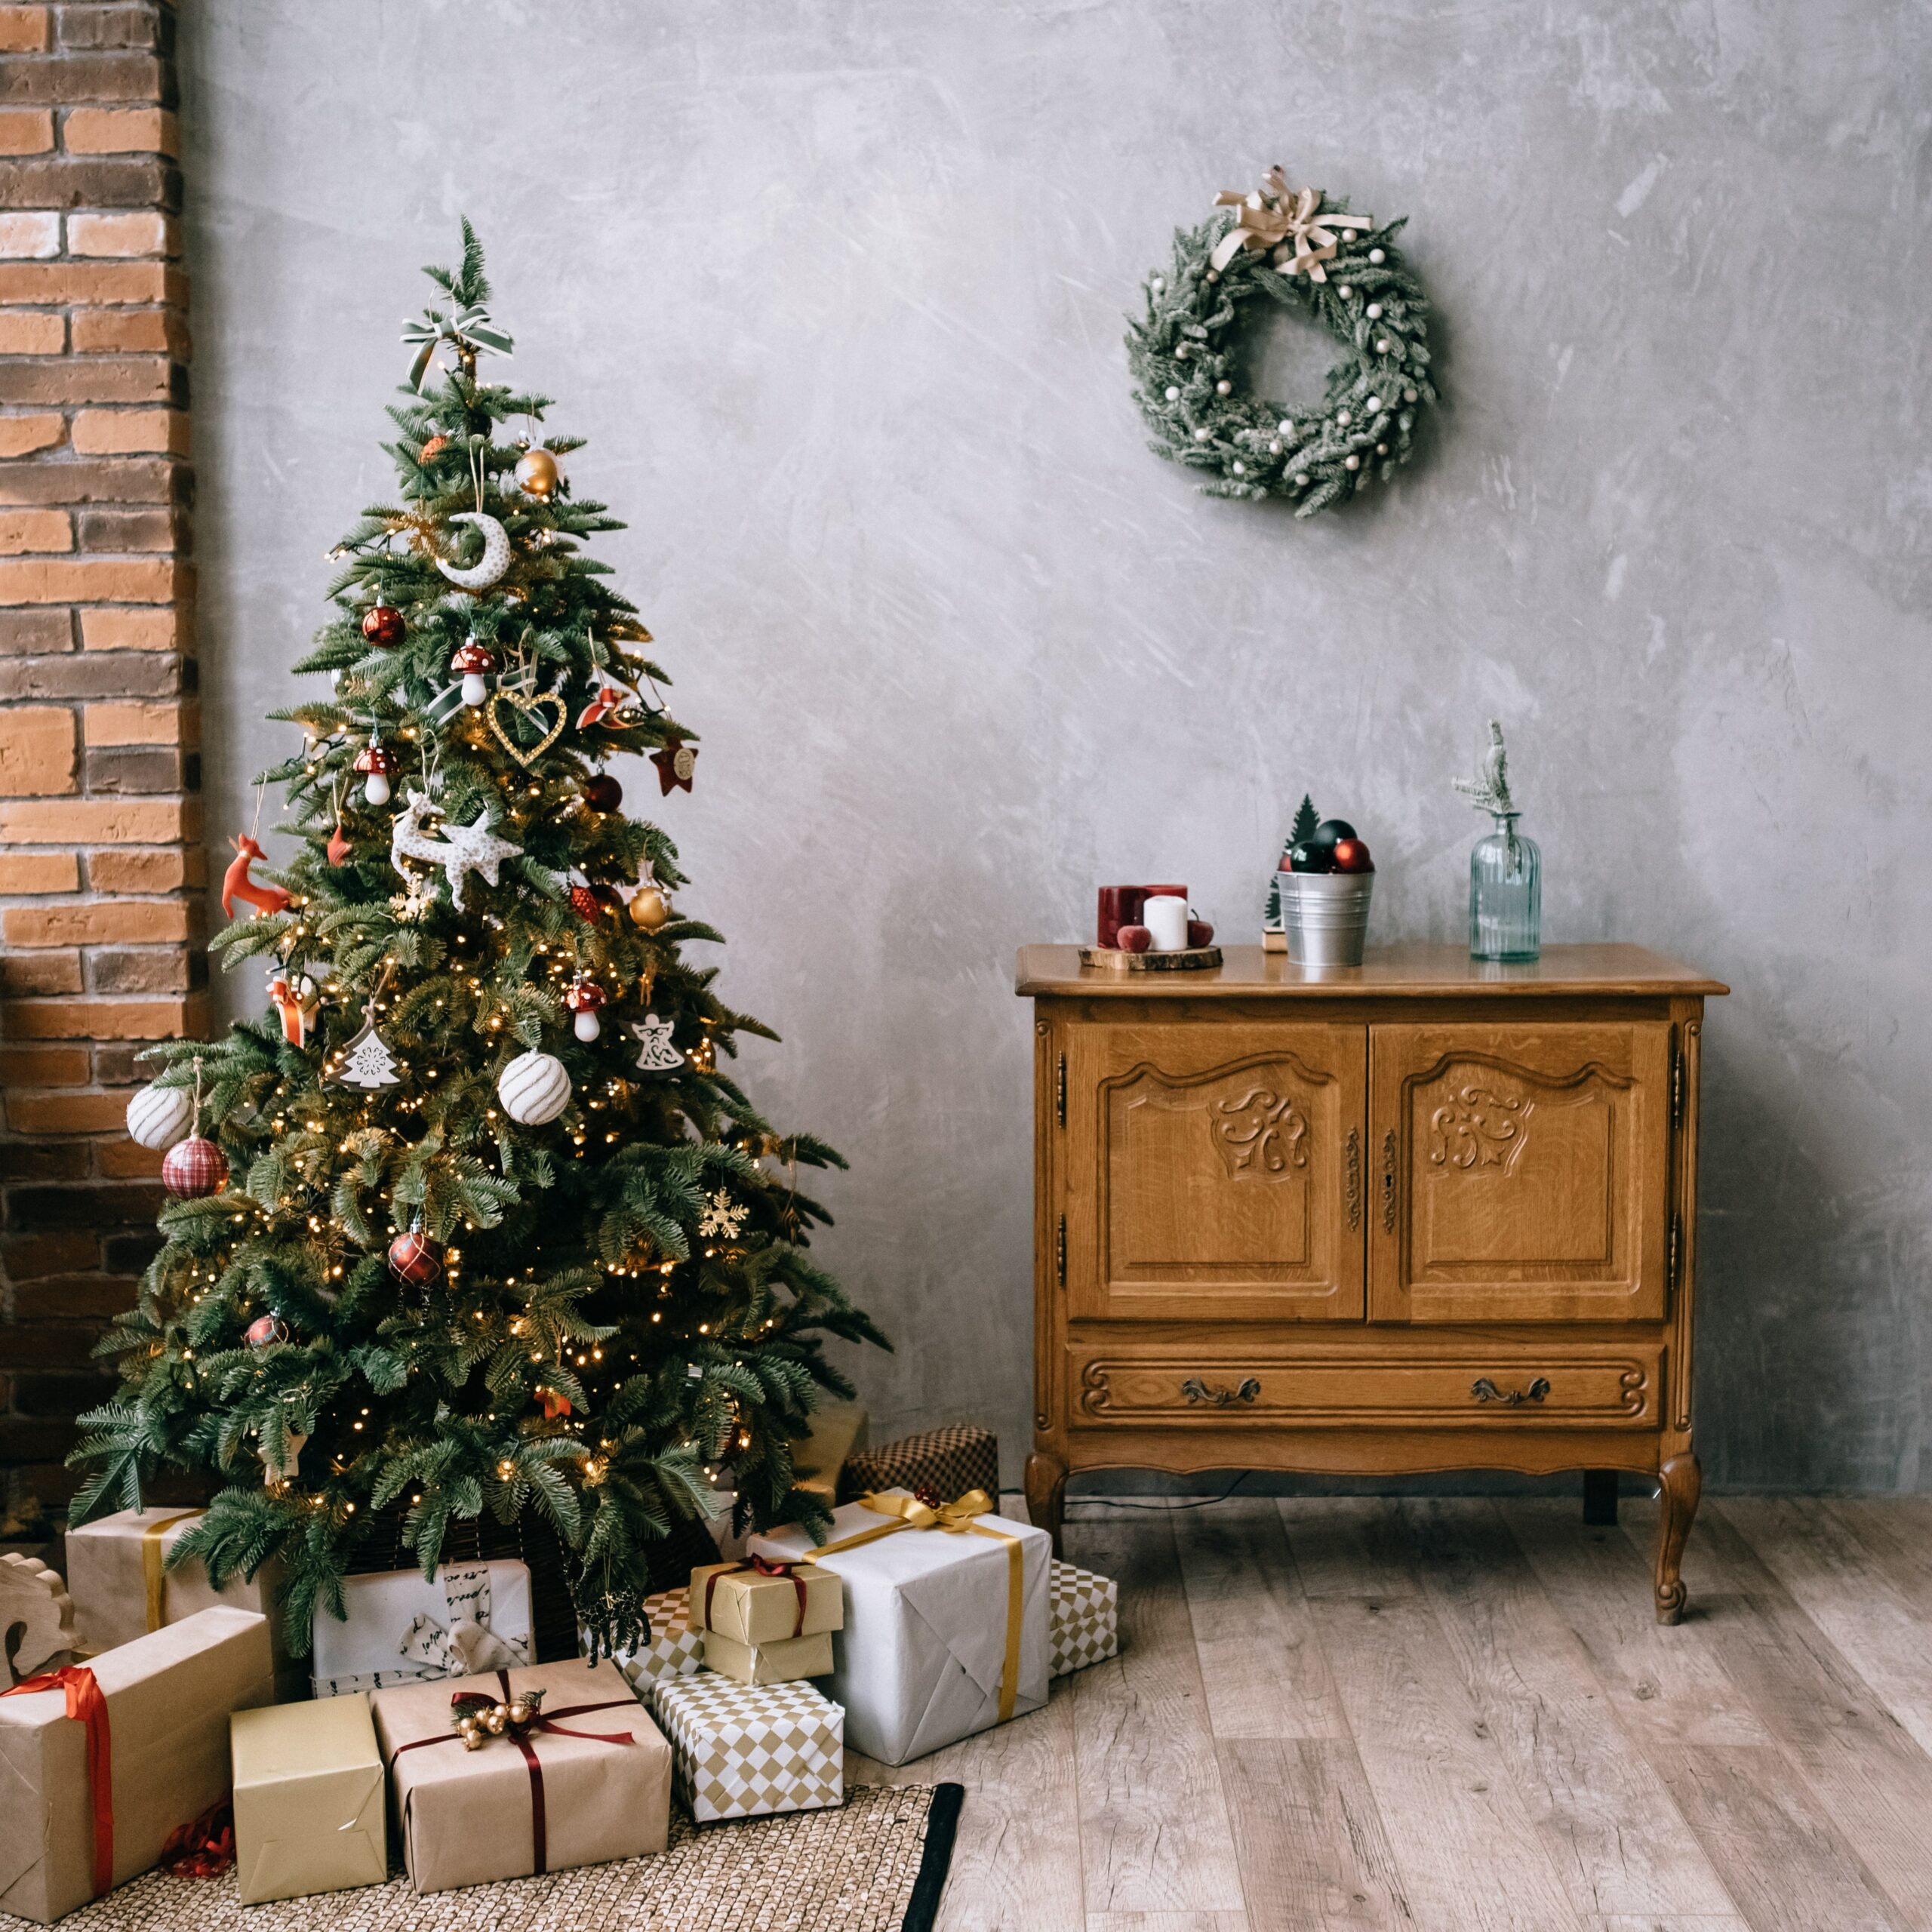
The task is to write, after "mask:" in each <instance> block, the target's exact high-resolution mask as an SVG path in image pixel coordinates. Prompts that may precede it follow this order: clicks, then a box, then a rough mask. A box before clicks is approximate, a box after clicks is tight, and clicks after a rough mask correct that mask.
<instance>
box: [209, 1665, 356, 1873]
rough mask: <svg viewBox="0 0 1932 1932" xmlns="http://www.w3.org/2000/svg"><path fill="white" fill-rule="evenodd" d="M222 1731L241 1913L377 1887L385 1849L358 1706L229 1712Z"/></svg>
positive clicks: (331, 1701)
mask: <svg viewBox="0 0 1932 1932" xmlns="http://www.w3.org/2000/svg"><path fill="white" fill-rule="evenodd" d="M228 1723H229V1732H228V1737H229V1752H230V1755H231V1758H232V1762H233V1765H234V1771H235V1877H236V1881H237V1882H238V1884H239V1886H240V1887H241V1892H242V1903H243V1904H244V1905H260V1904H262V1903H263V1902H264V1901H266V1900H269V1899H299V1898H306V1897H308V1896H309V1894H312V1893H315V1892H340V1891H346V1890H349V1887H352V1886H355V1885H380V1884H381V1883H382V1882H383V1880H384V1879H386V1878H387V1877H388V1876H389V1839H388V1829H387V1826H386V1821H385V1820H384V1817H383V1789H384V1787H383V1757H382V1753H381V1752H380V1751H379V1750H378V1749H377V1748H376V1727H375V1725H374V1722H373V1721H371V1718H370V1715H369V1700H368V1697H366V1696H364V1695H361V1694H358V1695H355V1696H352V1697H325V1698H322V1699H321V1700H319V1701H318V1702H316V1703H302V1704H278V1705H275V1706H272V1708H271V1709H267V1710H257V1711H237V1712H235V1715H233V1716H232V1718H229V1721H228Z"/></svg>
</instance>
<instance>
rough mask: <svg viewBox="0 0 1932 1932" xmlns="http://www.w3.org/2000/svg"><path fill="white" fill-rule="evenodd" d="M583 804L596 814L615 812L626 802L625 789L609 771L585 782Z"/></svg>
mask: <svg viewBox="0 0 1932 1932" xmlns="http://www.w3.org/2000/svg"><path fill="white" fill-rule="evenodd" d="M583 802H584V803H585V804H586V805H588V806H589V808H590V809H591V810H592V811H594V812H614V811H616V810H617V808H618V807H619V806H620V805H621V804H623V802H624V788H623V786H621V785H620V784H619V783H617V780H615V779H614V778H613V777H611V774H609V773H608V771H600V772H599V773H598V774H597V776H596V777H595V778H586V780H584V782H583Z"/></svg>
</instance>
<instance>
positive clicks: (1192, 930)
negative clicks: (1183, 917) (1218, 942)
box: [1187, 919, 1214, 946]
mask: <svg viewBox="0 0 1932 1932" xmlns="http://www.w3.org/2000/svg"><path fill="white" fill-rule="evenodd" d="M1187 943H1188V944H1189V946H1212V945H1213V944H1214V928H1213V927H1212V926H1211V925H1210V924H1208V923H1207V921H1206V920H1205V919H1190V920H1189V921H1188V922H1187Z"/></svg>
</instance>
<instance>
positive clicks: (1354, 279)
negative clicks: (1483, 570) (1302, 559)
mask: <svg viewBox="0 0 1932 1932" xmlns="http://www.w3.org/2000/svg"><path fill="white" fill-rule="evenodd" d="M1215 205H1216V208H1217V210H1220V211H1226V210H1229V209H1232V211H1233V212H1232V214H1229V213H1227V212H1217V213H1216V214H1214V215H1211V216H1210V217H1209V218H1208V219H1207V220H1206V221H1204V222H1203V223H1201V226H1199V227H1198V228H1195V229H1177V230H1176V231H1175V233H1174V267H1173V269H1172V270H1171V272H1169V273H1168V274H1167V275H1149V277H1148V278H1147V313H1146V318H1145V319H1144V320H1143V321H1135V322H1133V323H1131V324H1130V325H1129V328H1128V337H1127V358H1128V366H1129V367H1130V368H1131V369H1132V370H1133V371H1134V379H1135V380H1136V381H1137V383H1139V385H1140V386H1139V387H1138V388H1137V389H1136V390H1135V391H1134V400H1135V401H1136V402H1137V403H1138V404H1139V405H1140V413H1141V414H1142V415H1143V416H1144V417H1146V419H1147V423H1148V425H1149V427H1150V428H1151V429H1152V430H1153V431H1154V432H1155V435H1156V437H1157V438H1158V441H1155V442H1153V443H1152V444H1150V445H1149V448H1151V449H1152V450H1153V451H1154V453H1155V454H1156V455H1157V456H1164V457H1167V458H1168V460H1169V461H1171V462H1174V463H1186V465H1187V466H1189V468H1190V469H1201V470H1207V471H1211V472H1213V478H1212V480H1211V481H1207V482H1205V483H1203V484H1202V485H1201V490H1202V491H1203V493H1204V494H1206V495H1207V496H1211V497H1248V498H1251V499H1253V500H1255V501H1257V502H1259V501H1260V500H1261V499H1262V498H1263V497H1287V499H1288V500H1290V501H1291V502H1292V503H1294V506H1295V515H1297V516H1298V517H1303V516H1312V515H1315V512H1316V511H1318V510H1325V509H1327V508H1328V506H1330V505H1331V503H1340V502H1342V501H1343V500H1345V499H1346V498H1347V497H1351V496H1352V495H1353V494H1355V492H1356V491H1358V490H1359V489H1361V488H1362V486H1363V485H1364V484H1366V483H1367V482H1368V481H1371V479H1372V478H1375V477H1377V476H1381V477H1386V476H1388V475H1390V474H1392V472H1393V471H1394V469H1395V465H1396V464H1397V463H1406V462H1407V461H1408V460H1409V453H1410V448H1411V439H1412V438H1413V435H1414V429H1415V422H1416V416H1417V411H1419V410H1420V408H1421V407H1422V405H1423V404H1425V403H1428V402H1433V401H1435V388H1434V386H1433V385H1432V383H1431V382H1430V380H1429V328H1428V318H1429V300H1428V297H1426V296H1425V295H1424V294H1423V288H1422V284H1421V283H1420V281H1417V278H1416V276H1415V273H1414V270H1412V269H1411V268H1410V267H1409V266H1408V265H1407V263H1405V262H1404V260H1402V257H1401V254H1400V253H1399V251H1398V250H1397V248H1396V247H1395V232H1396V231H1397V230H1398V229H1400V228H1401V226H1402V225H1403V221H1404V220H1407V217H1406V216H1405V217H1403V220H1398V221H1392V222H1389V223H1386V225H1384V226H1382V227H1380V228H1378V227H1377V226H1375V224H1374V221H1373V220H1371V218H1370V217H1368V216H1367V215H1357V214H1349V211H1348V204H1347V203H1346V202H1342V201H1331V200H1330V199H1329V198H1327V196H1326V195H1324V193H1323V192H1322V191H1321V189H1318V188H1303V189H1293V188H1291V187H1290V186H1288V184H1287V180H1286V179H1285V178H1284V177H1283V175H1282V173H1281V170H1280V169H1279V168H1270V169H1269V171H1268V176H1267V178H1266V180H1264V181H1263V183H1262V184H1261V186H1260V188H1259V189H1257V190H1256V191H1255V192H1254V193H1253V194H1251V195H1239V194H1235V193H1233V192H1229V191H1226V190H1223V192H1222V193H1221V194H1220V195H1218V196H1217V198H1216V202H1215ZM1257 295H1266V296H1269V297H1272V299H1273V300H1275V301H1277V302H1280V303H1286V304H1288V305H1290V306H1294V307H1297V308H1299V309H1301V310H1302V311H1303V313H1305V314H1306V315H1309V317H1311V318H1312V319H1313V320H1314V321H1317V322H1319V323H1320V324H1321V326H1322V327H1323V328H1325V329H1327V331H1328V332H1329V334H1331V335H1332V336H1334V337H1335V338H1336V340H1337V341H1338V342H1340V343H1342V344H1343V345H1344V346H1345V347H1346V350H1347V353H1346V355H1344V356H1343V358H1342V359H1341V360H1340V361H1339V362H1337V364H1336V365H1335V366H1334V368H1332V369H1331V370H1330V371H1329V372H1328V383H1327V396H1326V398H1325V400H1324V402H1323V404H1322V405H1321V408H1319V409H1314V408H1309V409H1297V408H1293V407H1291V406H1288V405H1283V404H1280V403H1275V402H1270V401H1267V400H1266V398H1263V397H1261V396H1258V395H1253V394H1251V393H1250V392H1247V390H1245V389H1244V388H1243V387H1242V386H1241V381H1240V380H1239V376H1238V369H1237V365H1236V361H1235V355H1234V353H1233V351H1234V349H1235V343H1234V340H1233V338H1234V334H1235V323H1236V321H1237V320H1238V318H1239V316H1240V314H1241V308H1242V306H1243V304H1244V303H1246V302H1247V301H1248V300H1251V298H1252V297H1254V296H1257Z"/></svg>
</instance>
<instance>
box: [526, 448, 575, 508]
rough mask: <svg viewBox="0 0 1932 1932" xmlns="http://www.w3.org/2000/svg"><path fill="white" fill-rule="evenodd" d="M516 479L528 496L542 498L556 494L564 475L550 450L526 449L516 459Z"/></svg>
mask: <svg viewBox="0 0 1932 1932" xmlns="http://www.w3.org/2000/svg"><path fill="white" fill-rule="evenodd" d="M516 480H517V487H518V488H519V489H520V490H521V491H523V492H524V494H525V495H526V496H531V497H538V498H540V499H541V498H546V497H552V496H554V495H555V494H556V489H557V485H558V484H559V483H561V481H563V480H564V476H563V472H562V471H561V470H560V469H558V467H557V459H556V458H555V457H553V456H552V454H550V452H549V451H548V450H525V451H524V453H523V454H522V455H521V456H520V457H518V458H517V460H516Z"/></svg>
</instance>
